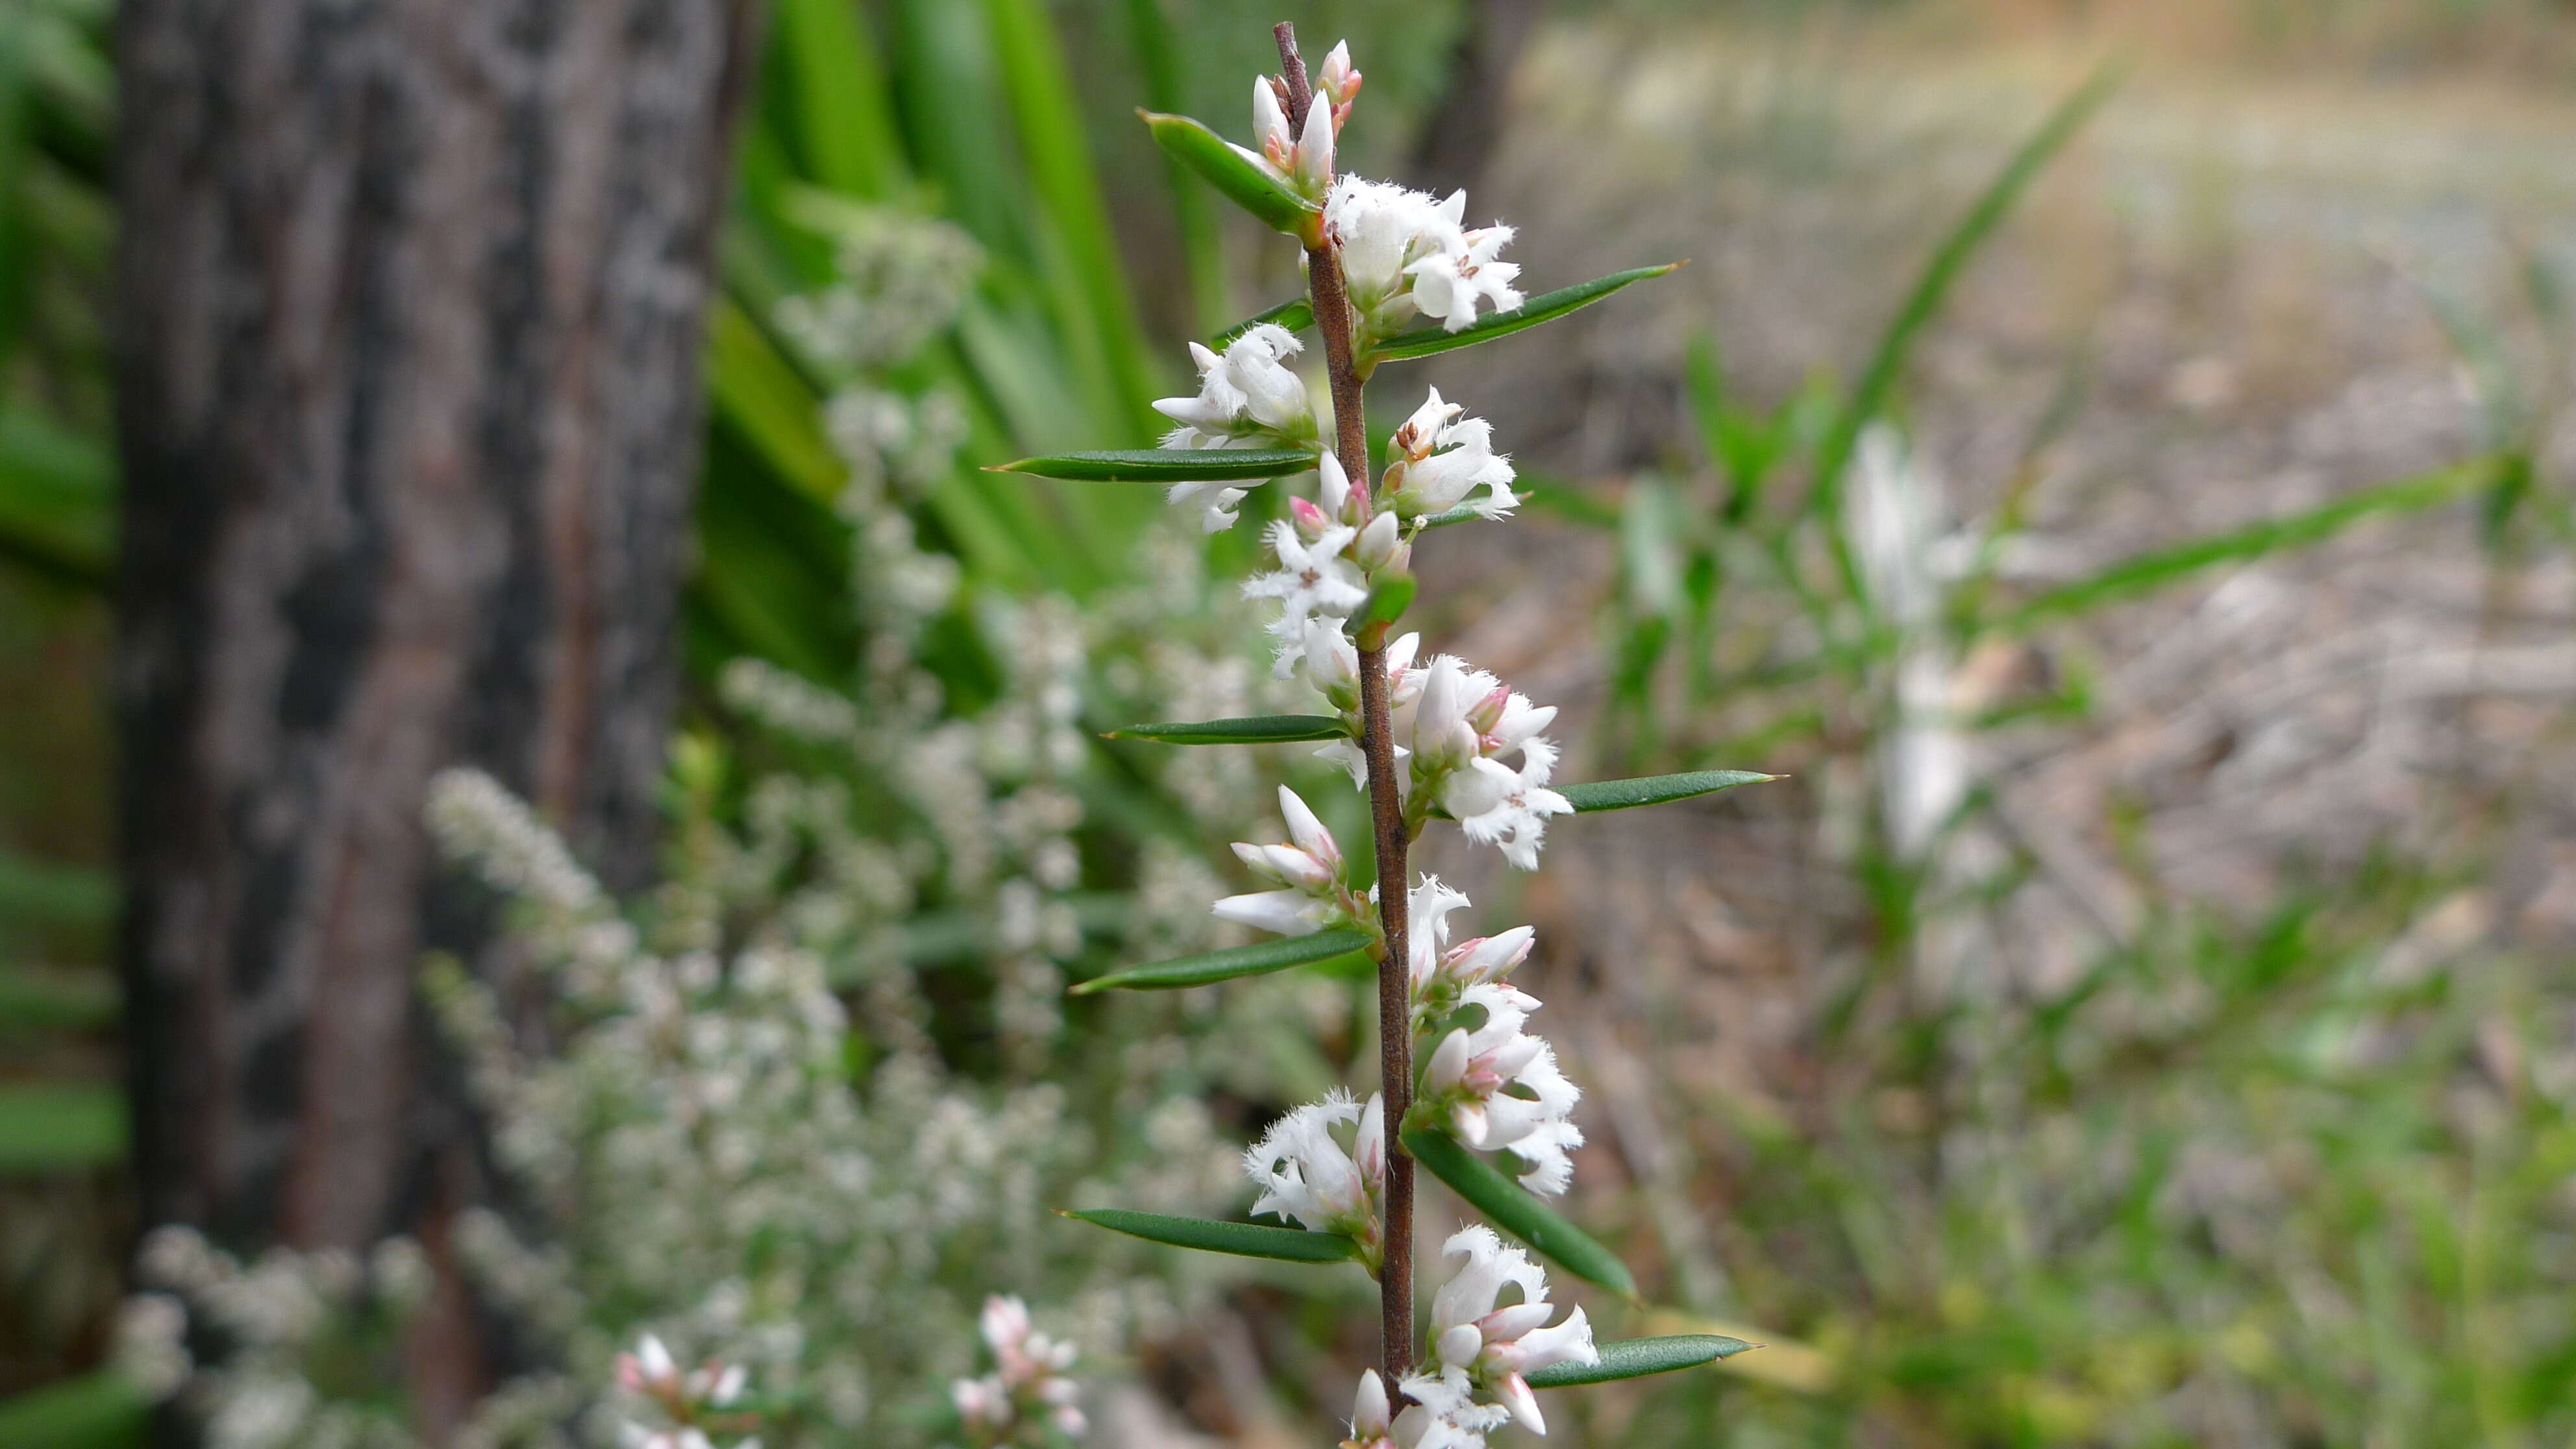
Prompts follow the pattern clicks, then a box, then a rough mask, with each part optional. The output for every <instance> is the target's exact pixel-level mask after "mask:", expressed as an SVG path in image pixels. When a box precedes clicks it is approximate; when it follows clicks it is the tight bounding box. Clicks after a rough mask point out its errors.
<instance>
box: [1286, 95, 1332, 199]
mask: <svg viewBox="0 0 2576 1449" xmlns="http://www.w3.org/2000/svg"><path fill="white" fill-rule="evenodd" d="M1295 175H1296V178H1297V185H1298V188H1299V189H1300V190H1302V191H1304V192H1305V193H1306V194H1307V195H1309V196H1316V197H1320V196H1322V195H1323V194H1324V193H1325V191H1327V190H1328V189H1330V188H1331V186H1332V184H1333V107H1332V102H1331V101H1330V100H1328V99H1327V98H1326V97H1325V95H1324V93H1323V92H1322V91H1317V92H1315V98H1314V102H1313V104H1312V106H1311V107H1310V108H1309V109H1308V110H1307V112H1306V129H1304V130H1303V131H1300V132H1298V133H1297V165H1296V172H1295Z"/></svg>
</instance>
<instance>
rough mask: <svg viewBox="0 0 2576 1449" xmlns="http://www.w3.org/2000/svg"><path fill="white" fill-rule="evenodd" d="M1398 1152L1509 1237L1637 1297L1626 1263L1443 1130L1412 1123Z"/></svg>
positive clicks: (1627, 1295)
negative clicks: (1408, 1156)
mask: <svg viewBox="0 0 2576 1449" xmlns="http://www.w3.org/2000/svg"><path fill="white" fill-rule="evenodd" d="M1404 1150H1405V1151H1407V1152H1410V1153H1412V1154H1413V1157H1414V1160H1415V1161H1417V1162H1419V1163H1421V1164H1422V1165H1423V1166H1424V1167H1427V1168H1429V1169H1431V1175H1432V1176H1434V1177H1437V1178H1439V1179H1440V1180H1441V1181H1442V1182H1445V1183H1447V1184H1449V1190H1450V1191H1452V1192H1454V1193H1456V1194H1458V1195H1459V1196H1460V1197H1462V1198H1465V1199H1466V1200H1467V1202H1468V1205H1469V1206H1471V1207H1474V1208H1475V1209H1476V1210H1477V1211H1479V1212H1481V1213H1483V1214H1484V1215H1485V1216H1487V1217H1489V1218H1492V1219H1493V1220H1494V1222H1495V1224H1496V1225H1497V1226H1499V1227H1501V1228H1502V1229H1503V1230H1504V1231H1506V1232H1508V1233H1510V1234H1511V1235H1512V1236H1514V1237H1516V1238H1518V1239H1520V1240H1521V1241H1522V1242H1524V1243H1527V1244H1529V1245H1530V1246H1531V1247H1533V1248H1535V1249H1537V1250H1538V1251H1539V1253H1540V1254H1541V1255H1543V1256H1544V1257H1546V1258H1547V1259H1549V1260H1550V1261H1551V1262H1554V1263H1556V1264H1558V1265H1560V1266H1561V1267H1563V1268H1564V1269H1565V1271H1567V1272H1569V1273H1572V1274H1573V1275H1574V1276H1576V1277H1578V1278H1581V1279H1582V1280H1584V1281H1585V1282H1587V1283H1597V1284H1599V1285H1600V1286H1602V1287H1604V1288H1607V1289H1609V1290H1610V1291H1611V1292H1613V1293H1616V1294H1619V1295H1620V1296H1621V1297H1624V1298H1631V1299H1633V1298H1635V1297H1636V1296H1637V1280H1636V1279H1634V1278H1631V1277H1630V1276H1628V1265H1627V1264H1625V1263H1622V1262H1620V1261H1619V1259H1618V1257H1617V1256H1616V1255H1614V1254H1613V1253H1612V1252H1611V1251H1610V1250H1609V1249H1608V1248H1605V1247H1603V1246H1601V1245H1600V1244H1599V1243H1597V1242H1594V1241H1593V1240H1592V1238H1591V1236H1590V1235H1589V1234H1587V1233H1585V1232H1584V1231H1583V1230H1582V1229H1581V1228H1578V1227H1576V1226H1575V1225H1574V1224H1572V1223H1570V1222H1567V1221H1566V1220H1565V1219H1564V1218H1562V1217H1559V1216H1557V1213H1556V1210H1555V1209H1554V1208H1551V1207H1549V1206H1548V1205H1547V1204H1545V1203H1543V1202H1540V1201H1539V1200H1538V1199H1537V1198H1536V1197H1534V1196H1532V1195H1531V1194H1530V1192H1529V1190H1528V1189H1526V1188H1524V1187H1522V1186H1521V1185H1520V1184H1519V1183H1517V1182H1514V1181H1512V1180H1511V1179H1510V1178H1508V1177H1505V1176H1504V1175H1503V1172H1502V1169H1501V1168H1498V1167H1496V1166H1494V1165H1493V1164H1492V1163H1491V1162H1488V1161H1486V1160H1485V1158H1484V1156H1483V1155H1482V1154H1480V1153H1476V1152H1472V1151H1470V1150H1468V1148H1467V1146H1466V1144H1464V1143H1462V1142H1460V1141H1459V1140H1458V1139H1456V1138H1454V1137H1452V1136H1450V1135H1449V1134H1448V1133H1446V1132H1437V1131H1431V1130H1429V1129H1425V1128H1420V1127H1416V1128H1414V1129H1412V1130H1411V1131H1409V1132H1406V1133H1405V1134H1404Z"/></svg>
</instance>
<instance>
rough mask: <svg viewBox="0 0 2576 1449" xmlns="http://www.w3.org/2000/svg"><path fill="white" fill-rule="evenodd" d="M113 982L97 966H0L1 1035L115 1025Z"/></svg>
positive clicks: (114, 983)
mask: <svg viewBox="0 0 2576 1449" xmlns="http://www.w3.org/2000/svg"><path fill="white" fill-rule="evenodd" d="M118 1001H119V998H118V994H117V989H116V978H115V977H113V976H110V975H109V974H108V973H107V972H105V971H104V970H99V969H96V968H86V969H71V968H61V969H55V968H46V967H35V966H0V1037H5V1036H9V1035H13V1034H14V1035H33V1034H35V1033H38V1032H46V1031H96V1030H98V1029H99V1028H100V1027H103V1026H109V1025H112V1024H113V1023H114V1022H115V1021H116V1009H117V1005H118Z"/></svg>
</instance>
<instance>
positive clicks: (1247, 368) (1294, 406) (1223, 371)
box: [1154, 322, 1315, 533]
mask: <svg viewBox="0 0 2576 1449" xmlns="http://www.w3.org/2000/svg"><path fill="white" fill-rule="evenodd" d="M1302 347H1303V344H1302V343H1300V342H1298V340H1297V337H1296V334H1295V333H1292V332H1290V331H1289V330H1288V329H1286V328H1284V327H1278V326H1274V325H1272V324H1270V323H1267V322H1265V323H1262V324H1261V325H1260V326H1258V327H1252V328H1248V329H1246V330H1245V332H1244V334H1243V335H1242V336H1240V337H1238V338H1236V339H1234V341H1233V342H1231V343H1229V344H1227V346H1226V349H1225V351H1224V352H1223V353H1222V354H1220V353H1217V352H1213V351H1210V350H1209V349H1208V348H1206V347H1204V346H1202V345H1200V344H1199V343H1196V342H1193V343H1191V344H1190V356H1191V357H1192V358H1193V359H1194V360H1195V361H1196V362H1197V363H1198V369H1199V391H1198V395H1197V396H1196V397H1167V398H1162V399H1159V400H1157V401H1156V402H1155V404H1154V410H1155V411H1156V412H1159V413H1161V414H1162V415H1163V416H1165V417H1167V418H1170V419H1171V420H1172V421H1173V422H1175V423H1177V424H1179V426H1177V427H1175V428H1173V429H1172V430H1171V431H1170V432H1168V433H1166V434H1164V435H1163V443H1162V445H1163V446H1164V447H1166V448H1172V449H1184V450H1197V449H1209V448H1293V447H1312V446H1313V445H1314V442H1315V412H1314V408H1313V406H1312V404H1311V403H1310V402H1309V401H1308V400H1307V396H1306V383H1305V379H1303V378H1301V377H1299V376H1298V375H1297V374H1296V372H1295V371H1294V370H1292V369H1291V368H1289V367H1288V366H1287V365H1286V364H1285V363H1284V362H1283V361H1282V360H1281V359H1283V358H1288V357H1293V356H1295V355H1296V354H1297V353H1298V352H1299V350H1301V348H1302ZM1245 486H1246V485H1243V484H1240V483H1228V482H1223V481H1218V480H1205V479H1203V480H1199V481H1194V482H1188V483H1175V484H1173V485H1172V487H1171V491H1170V493H1169V494H1168V495H1167V496H1168V497H1169V498H1170V499H1171V501H1172V503H1173V504H1175V505H1177V506H1181V507H1197V508H1199V509H1200V510H1202V513H1201V523H1202V525H1203V526H1204V527H1205V528H1206V529H1207V531H1208V532H1210V533H1219V532H1223V531H1224V530H1225V528H1226V527H1227V526H1228V525H1230V524H1232V523H1233V522H1234V519H1235V514H1234V505H1236V504H1237V503H1240V502H1242V501H1243V495H1244V492H1245Z"/></svg>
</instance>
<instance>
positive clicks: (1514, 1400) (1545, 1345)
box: [1406, 1224, 1601, 1434]
mask: <svg viewBox="0 0 2576 1449" xmlns="http://www.w3.org/2000/svg"><path fill="white" fill-rule="evenodd" d="M1440 1253H1441V1256H1442V1257H1444V1258H1463V1259H1465V1262H1464V1263H1462V1264H1461V1265H1460V1266H1459V1268H1458V1271H1457V1272H1456V1273H1455V1274H1454V1275H1453V1276H1451V1278H1450V1279H1449V1281H1448V1282H1447V1283H1445V1284H1443V1285H1441V1288H1440V1291H1439V1293H1438V1294H1437V1295H1435V1296H1434V1297H1433V1299H1432V1301H1431V1344H1432V1353H1433V1354H1434V1356H1435V1357H1436V1358H1437V1360H1438V1363H1439V1367H1440V1371H1441V1373H1442V1375H1443V1376H1444V1377H1446V1376H1447V1375H1449V1374H1451V1373H1460V1372H1462V1373H1463V1374H1464V1375H1465V1377H1466V1378H1467V1380H1468V1381H1469V1383H1470V1384H1472V1385H1473V1386H1474V1387H1475V1388H1476V1389H1479V1390H1482V1391H1484V1392H1486V1393H1490V1394H1492V1395H1493V1396H1494V1397H1495V1398H1496V1399H1499V1400H1500V1401H1501V1404H1502V1407H1503V1408H1505V1409H1506V1410H1508V1411H1509V1412H1510V1415H1511V1417H1512V1418H1513V1419H1514V1420H1516V1421H1518V1422H1519V1424H1520V1425H1521V1427H1522V1428H1525V1429H1527V1430H1529V1431H1530V1432H1531V1433H1533V1434H1544V1433H1546V1432H1547V1421H1546V1420H1545V1419H1544V1418H1542V1417H1540V1415H1539V1411H1538V1398H1537V1396H1536V1395H1534V1394H1532V1393H1531V1392H1530V1386H1529V1381H1528V1379H1527V1378H1525V1377H1524V1375H1526V1374H1528V1373H1530V1372H1531V1371H1533V1370H1536V1369H1543V1368H1548V1367H1551V1366H1553V1365H1556V1364H1560V1363H1579V1364H1589V1363H1598V1362H1599V1361H1600V1358H1601V1355H1600V1353H1599V1351H1598V1350H1596V1349H1595V1348H1594V1347H1593V1345H1592V1325H1591V1324H1590V1323H1589V1322H1588V1321H1586V1320H1585V1318H1584V1316H1583V1310H1582V1309H1580V1308H1577V1309H1575V1310H1574V1311H1573V1312H1572V1313H1570V1314H1567V1315H1566V1317H1565V1321H1564V1322H1562V1323H1559V1324H1557V1325H1555V1326H1554V1327H1548V1326H1547V1321H1548V1319H1549V1318H1550V1317H1552V1316H1554V1314H1555V1306H1554V1305H1553V1304H1550V1303H1549V1302H1548V1301H1547V1273H1546V1270H1544V1269H1542V1268H1540V1267H1539V1266H1538V1265H1537V1264H1535V1263H1533V1262H1531V1261H1530V1259H1529V1254H1527V1253H1525V1252H1523V1251H1521V1250H1520V1249H1518V1248H1510V1247H1505V1246H1504V1245H1503V1242H1502V1240H1501V1239H1500V1238H1498V1237H1496V1236H1494V1230H1493V1229H1491V1228H1488V1227H1485V1226H1484V1225H1482V1224H1477V1225H1476V1226H1473V1227H1469V1228H1465V1229H1462V1230H1460V1231H1459V1232H1458V1233H1457V1234H1456V1235H1454V1236H1453V1237H1451V1238H1450V1239H1449V1241H1448V1242H1446V1243H1443V1244H1442V1245H1441V1248H1440ZM1507 1287H1509V1288H1517V1289H1518V1290H1519V1292H1518V1294H1517V1295H1516V1296H1517V1299H1518V1301H1516V1302H1513V1303H1509V1304H1505V1303H1502V1302H1501V1301H1500V1300H1501V1298H1502V1294H1503V1290H1504V1289H1505V1288H1507ZM1411 1383H1412V1381H1411V1380H1409V1379H1408V1380H1407V1381H1406V1386H1407V1390H1408V1392H1409V1391H1410V1389H1411Z"/></svg>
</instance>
